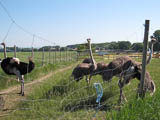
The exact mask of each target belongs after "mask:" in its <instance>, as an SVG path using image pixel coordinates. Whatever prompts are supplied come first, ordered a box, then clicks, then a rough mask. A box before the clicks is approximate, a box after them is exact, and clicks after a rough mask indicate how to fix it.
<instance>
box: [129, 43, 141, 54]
mask: <svg viewBox="0 0 160 120" xmlns="http://www.w3.org/2000/svg"><path fill="white" fill-rule="evenodd" d="M131 49H132V50H135V51H137V52H142V51H143V43H133V44H132V46H131Z"/></svg>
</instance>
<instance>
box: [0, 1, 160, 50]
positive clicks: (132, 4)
mask: <svg viewBox="0 0 160 120" xmlns="http://www.w3.org/2000/svg"><path fill="white" fill-rule="evenodd" d="M1 2H2V4H3V5H4V6H5V7H6V8H7V9H8V11H9V13H10V14H11V16H12V17H13V19H14V20H15V21H16V23H18V24H19V25H21V26H22V27H23V28H25V29H26V30H28V31H30V32H31V33H34V34H36V35H39V36H41V37H43V38H45V39H47V40H49V41H51V42H48V41H44V40H41V39H39V38H36V37H35V39H34V43H33V47H41V46H43V45H53V42H54V43H55V44H56V45H60V46H66V45H69V44H78V43H84V42H86V38H88V37H90V38H91V39H92V41H91V42H92V43H100V42H111V41H122V40H125V41H126V40H129V41H130V42H132V43H133V42H142V41H143V36H144V35H143V34H144V33H143V31H144V26H143V24H144V21H145V20H146V19H149V20H150V34H152V33H153V32H154V31H155V30H157V29H160V22H159V20H160V16H159V11H160V7H159V5H160V1H159V0H1ZM10 24H11V20H10V19H9V18H8V16H7V14H6V13H5V11H4V10H3V9H2V8H1V6H0V41H3V39H4V36H5V35H6V33H7V30H8V28H9V26H10ZM32 39H33V36H32V35H30V34H27V33H25V32H23V31H22V30H21V29H19V28H18V27H17V26H16V25H14V24H13V26H12V28H11V30H10V32H9V34H8V36H7V38H6V40H5V42H6V44H7V46H13V45H14V44H16V45H17V46H19V47H31V46H32Z"/></svg>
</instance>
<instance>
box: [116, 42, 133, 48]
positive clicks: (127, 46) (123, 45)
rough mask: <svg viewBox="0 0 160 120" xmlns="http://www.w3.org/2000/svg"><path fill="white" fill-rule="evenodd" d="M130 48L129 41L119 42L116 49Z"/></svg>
mask: <svg viewBox="0 0 160 120" xmlns="http://www.w3.org/2000/svg"><path fill="white" fill-rule="evenodd" d="M130 47H131V43H130V42H129V41H119V42H118V48H119V49H121V50H128V49H129V48H130Z"/></svg>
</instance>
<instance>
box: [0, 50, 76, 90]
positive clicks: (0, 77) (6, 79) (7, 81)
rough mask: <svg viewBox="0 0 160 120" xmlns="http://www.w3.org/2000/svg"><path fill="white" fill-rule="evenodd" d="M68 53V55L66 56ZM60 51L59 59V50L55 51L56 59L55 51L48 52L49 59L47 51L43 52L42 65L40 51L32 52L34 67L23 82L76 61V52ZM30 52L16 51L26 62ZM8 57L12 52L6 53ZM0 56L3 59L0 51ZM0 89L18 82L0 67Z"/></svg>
mask: <svg viewBox="0 0 160 120" xmlns="http://www.w3.org/2000/svg"><path fill="white" fill-rule="evenodd" d="M67 54H68V57H67ZM67 54H66V52H61V60H60V52H56V59H55V52H51V53H50V59H49V52H45V53H44V57H45V59H44V62H43V65H42V53H41V52H35V53H34V63H35V69H34V70H33V71H32V72H31V73H29V74H27V75H25V82H30V81H33V80H34V79H37V78H40V77H42V76H44V75H46V74H48V73H49V72H51V71H55V70H56V69H58V68H63V67H64V66H67V65H70V64H71V63H73V62H75V61H76V53H74V52H72V51H71V52H68V53H67ZM30 55H31V53H30V52H17V57H18V58H19V59H20V60H21V61H22V62H28V56H30ZM7 56H8V57H13V56H14V53H13V52H8V53H7ZM0 58H1V59H3V53H2V52H1V53H0ZM0 82H1V84H0V90H2V89H5V88H8V87H10V86H14V85H17V84H19V83H18V81H17V78H16V76H13V75H7V74H5V73H4V72H3V70H2V69H0Z"/></svg>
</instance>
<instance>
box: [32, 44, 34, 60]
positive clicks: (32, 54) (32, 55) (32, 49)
mask: <svg viewBox="0 0 160 120" xmlns="http://www.w3.org/2000/svg"><path fill="white" fill-rule="evenodd" d="M32 57H33V58H34V48H33V47H32Z"/></svg>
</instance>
